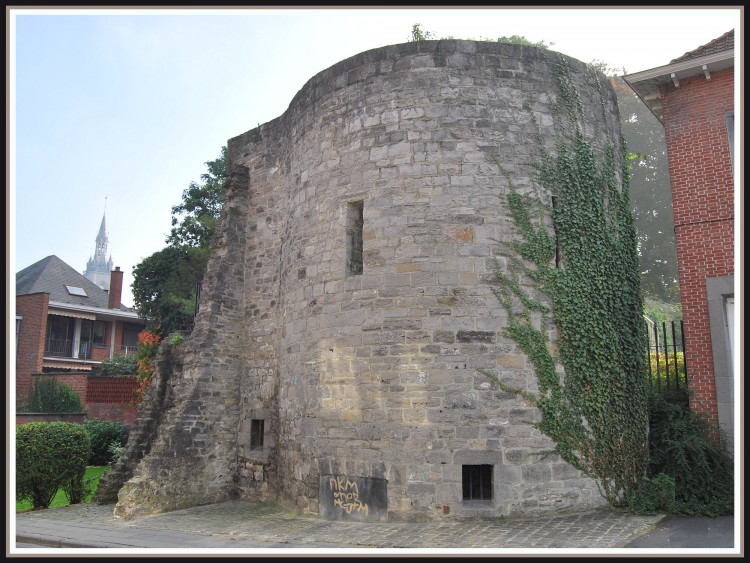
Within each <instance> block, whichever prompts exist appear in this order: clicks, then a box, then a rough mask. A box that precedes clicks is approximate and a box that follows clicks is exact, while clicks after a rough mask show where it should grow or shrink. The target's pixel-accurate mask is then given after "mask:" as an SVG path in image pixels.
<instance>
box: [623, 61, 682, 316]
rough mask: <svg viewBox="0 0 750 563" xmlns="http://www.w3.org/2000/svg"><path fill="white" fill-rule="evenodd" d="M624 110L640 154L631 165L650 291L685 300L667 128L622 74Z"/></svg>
mask: <svg viewBox="0 0 750 563" xmlns="http://www.w3.org/2000/svg"><path fill="white" fill-rule="evenodd" d="M610 82H611V84H612V87H613V88H614V90H615V94H616V95H617V103H618V106H619V109H620V126H621V128H622V134H623V137H625V142H626V143H627V146H628V150H629V151H631V152H632V153H634V154H635V155H637V159H636V160H634V161H633V164H632V167H631V179H630V199H631V202H632V205H633V214H634V218H635V227H636V230H637V232H638V247H639V248H638V250H639V255H640V269H641V278H642V284H643V291H644V293H645V294H646V295H647V296H648V297H651V298H654V299H658V300H660V301H666V302H668V303H678V302H679V301H680V287H679V283H678V272H677V246H676V242H675V235H674V215H673V212H672V190H671V187H670V183H669V166H668V162H667V145H666V140H665V138H664V127H663V126H662V125H661V123H659V120H658V119H656V116H654V114H653V113H651V111H650V110H649V109H648V107H647V106H646V105H645V104H644V103H643V102H642V101H641V100H640V99H639V98H638V97H637V96H636V95H635V93H634V92H633V90H632V89H631V88H630V87H629V86H628V85H627V84H626V83H625V81H624V80H623V79H622V78H621V77H618V76H612V77H611V78H610Z"/></svg>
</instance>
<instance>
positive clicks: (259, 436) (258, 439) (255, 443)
mask: <svg viewBox="0 0 750 563" xmlns="http://www.w3.org/2000/svg"><path fill="white" fill-rule="evenodd" d="M264 423H265V421H264V420H260V419H253V420H252V421H251V422H250V448H252V449H254V450H258V449H261V448H262V447H263V431H264V428H263V427H264Z"/></svg>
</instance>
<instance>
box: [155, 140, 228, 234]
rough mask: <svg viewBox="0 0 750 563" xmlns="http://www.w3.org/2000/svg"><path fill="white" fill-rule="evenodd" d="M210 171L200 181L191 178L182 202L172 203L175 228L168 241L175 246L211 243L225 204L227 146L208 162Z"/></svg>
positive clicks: (173, 227) (207, 165)
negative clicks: (198, 182) (191, 180)
mask: <svg viewBox="0 0 750 563" xmlns="http://www.w3.org/2000/svg"><path fill="white" fill-rule="evenodd" d="M205 164H206V167H207V168H208V171H207V172H206V173H204V174H202V175H201V180H202V183H201V184H196V183H195V182H190V186H189V187H188V188H187V189H186V190H184V191H183V192H182V203H181V204H179V205H175V206H174V207H172V231H171V233H170V235H169V237H167V243H168V244H171V245H175V246H181V245H187V246H193V247H208V246H209V245H210V244H211V238H212V237H213V234H214V227H215V225H216V222H217V221H218V220H219V215H220V214H221V208H222V206H223V204H224V182H225V180H226V168H227V147H222V148H221V155H220V156H219V158H217V159H216V160H210V161H208V162H206V163H205Z"/></svg>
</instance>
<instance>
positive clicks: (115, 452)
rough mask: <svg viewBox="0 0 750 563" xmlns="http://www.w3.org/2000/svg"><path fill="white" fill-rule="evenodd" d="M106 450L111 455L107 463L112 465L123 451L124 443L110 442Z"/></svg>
mask: <svg viewBox="0 0 750 563" xmlns="http://www.w3.org/2000/svg"><path fill="white" fill-rule="evenodd" d="M107 451H108V452H109V455H110V456H111V457H110V459H109V464H110V465H114V464H115V463H117V460H119V459H120V456H122V452H124V451H125V445H124V444H120V443H119V442H112V443H111V444H110V445H109V447H108V448H107Z"/></svg>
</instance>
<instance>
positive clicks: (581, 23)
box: [6, 6, 742, 306]
mask: <svg viewBox="0 0 750 563" xmlns="http://www.w3.org/2000/svg"><path fill="white" fill-rule="evenodd" d="M741 20H742V12H741V9H740V8H739V7H737V6H734V7H729V8H703V7H687V8H667V9H644V8H642V7H641V8H636V9H611V8H598V9H597V8H586V9H572V8H565V9H556V10H555V9H508V8H486V7H485V8H481V9H466V8H449V7H443V8H435V9H428V8H419V9H397V8H387V9H385V8H375V9H359V8H350V9H346V8H336V9H328V8H325V9H324V8H311V9H305V10H300V9H274V10H269V9H259V8H244V9H237V8H234V9H224V10H200V9H151V10H147V9H138V10H136V9H118V10H114V9H90V8H87V9H72V8H67V9H43V10H42V9H15V10H11V11H10V14H9V17H8V18H6V22H8V25H9V29H8V30H7V31H8V35H9V39H8V41H9V51H8V52H7V55H6V56H7V57H8V61H7V62H8V68H9V72H10V74H9V86H8V92H7V94H8V98H7V101H8V104H9V106H8V112H9V113H8V115H9V118H10V130H9V135H10V138H9V141H10V142H9V145H8V146H9V150H8V154H7V157H8V162H9V165H10V166H9V186H10V190H9V191H8V190H6V197H7V198H9V201H8V202H7V203H8V205H7V209H8V210H9V218H8V219H9V221H8V223H7V227H6V228H7V230H8V233H7V234H8V236H7V238H6V240H8V243H7V244H8V248H7V251H8V256H7V258H8V262H9V264H8V269H7V272H9V273H8V277H9V282H10V283H9V288H12V287H13V285H14V281H15V275H14V274H15V272H18V271H20V270H21V269H23V268H25V267H27V266H29V265H31V264H33V263H35V262H37V261H39V260H41V259H43V258H45V257H47V256H49V255H52V254H54V255H56V256H58V257H59V258H60V259H62V260H63V261H64V262H66V263H67V264H69V265H70V266H71V267H73V268H74V269H76V270H78V271H80V272H81V273H83V271H84V270H85V268H86V263H87V261H88V260H89V258H91V257H93V255H94V248H95V239H96V236H97V233H98V231H99V226H100V224H101V220H102V216H103V214H104V213H105V208H106V227H107V233H108V237H109V244H108V254H109V255H111V257H112V259H113V262H114V266H119V267H120V269H121V270H123V272H124V280H123V281H124V288H123V297H122V301H123V304H125V305H128V306H132V305H133V299H132V293H131V289H130V286H131V284H132V282H133V275H132V274H133V268H134V267H135V266H136V265H137V264H138V263H139V262H140V261H141V260H143V259H144V258H146V257H148V256H150V255H151V254H153V253H154V252H157V251H159V250H161V249H162V248H164V247H165V246H166V242H165V239H166V237H167V235H168V234H169V231H170V228H171V217H172V215H171V208H172V206H174V205H177V204H179V203H180V202H181V197H182V192H183V190H185V189H186V188H187V187H188V186H189V184H190V183H191V182H193V181H195V182H199V181H200V176H201V174H203V173H204V172H205V171H206V166H205V163H206V162H207V161H209V160H214V159H216V158H217V157H218V156H219V155H220V152H221V147H222V146H224V145H226V143H227V140H228V139H229V138H232V137H235V136H237V135H239V134H242V133H244V132H245V131H248V130H250V129H253V128H255V127H257V126H258V125H260V124H263V123H265V122H268V121H271V120H272V119H275V118H277V117H279V116H280V115H281V114H282V113H283V112H284V111H285V110H286V109H287V107H288V105H289V103H290V102H291V100H292V98H294V96H295V94H296V93H297V92H298V91H299V90H300V89H301V88H302V86H303V85H304V84H305V83H306V82H307V81H308V80H310V79H311V78H312V77H313V76H315V75H316V74H317V73H319V72H321V71H323V70H325V69H326V68H328V67H330V66H332V65H334V64H336V63H337V62H339V61H342V60H344V59H347V58H349V57H351V56H354V55H356V54H358V53H361V52H363V51H367V50H370V49H374V48H378V47H383V46H386V45H393V44H397V43H405V42H407V41H408V40H409V39H410V37H411V29H412V26H413V25H414V24H416V23H419V24H421V28H422V29H423V30H425V31H429V32H431V33H432V34H433V35H434V37H436V38H441V37H449V36H452V37H454V38H468V39H492V40H494V39H497V38H498V37H501V36H504V35H505V36H510V35H522V36H525V37H526V38H527V39H529V40H531V41H534V42H537V41H544V42H545V43H546V44H548V45H550V44H551V45H550V49H552V50H555V51H559V52H561V53H564V54H566V55H569V56H572V57H574V58H577V59H579V60H581V61H583V62H591V61H594V60H597V61H603V62H605V63H606V64H607V65H608V66H609V67H612V68H617V69H624V71H625V73H634V72H640V71H642V70H647V69H651V68H655V67H658V66H663V65H666V64H668V63H669V61H670V60H672V59H674V58H677V57H679V56H681V55H683V54H684V53H686V52H687V51H691V50H693V49H696V48H697V47H699V46H701V45H704V44H706V43H708V42H709V41H711V40H712V39H715V38H717V37H719V36H721V35H722V34H724V33H725V32H727V31H729V30H731V29H733V28H734V29H735V30H736V37H737V41H739V38H740V32H741ZM736 52H738V53H739V52H741V50H740V49H739V48H737V49H736ZM738 68H739V65H738ZM105 206H106V207H105Z"/></svg>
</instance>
